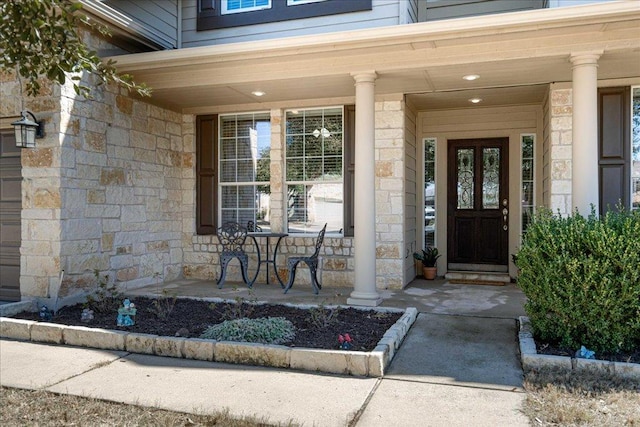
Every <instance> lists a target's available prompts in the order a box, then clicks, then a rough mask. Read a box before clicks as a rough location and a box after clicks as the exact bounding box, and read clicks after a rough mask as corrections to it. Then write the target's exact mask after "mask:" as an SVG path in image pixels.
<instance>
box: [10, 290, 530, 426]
mask: <svg viewBox="0 0 640 427" xmlns="http://www.w3.org/2000/svg"><path fill="white" fill-rule="evenodd" d="M438 287H439V289H437V290H429V289H428V287H427V288H425V287H424V286H418V287H413V288H409V289H407V290H406V291H403V292H401V294H402V295H403V297H406V296H407V295H406V293H407V292H408V295H409V296H410V295H411V294H412V293H413V294H415V293H418V294H421V295H420V298H421V299H425V298H428V295H425V294H431V295H432V296H433V295H436V294H437V296H438V298H443V295H446V294H449V295H450V297H449V300H447V299H446V298H445V299H444V300H439V304H438V306H439V307H440V309H439V310H435V309H434V310H431V312H427V310H426V309H425V308H424V307H427V306H428V305H429V303H428V301H426V302H425V301H423V304H422V305H423V306H424V307H423V308H419V309H420V310H421V314H420V315H419V316H418V320H417V321H416V323H415V324H414V326H413V327H412V328H411V330H410V332H409V334H408V335H407V338H406V339H405V342H404V343H403V345H402V346H401V348H400V350H399V351H398V353H397V354H396V356H395V358H394V360H393V362H392V364H391V366H390V368H389V371H388V372H389V373H388V374H387V375H386V376H385V377H384V378H381V379H380V378H378V379H376V378H358V377H345V376H337V375H321V374H312V373H306V372H296V371H287V370H279V369H273V368H260V367H252V366H243V365H229V364H223V363H213V362H202V361H193V360H185V359H173V358H165V357H157V356H147V355H138V354H130V353H126V352H117V351H103V350H94V349H82V348H72V347H64V346H49V345H42V344H35V343H25V342H19V341H9V340H0V384H2V385H3V386H8V387H19V388H31V389H46V390H48V391H53V392H57V393H68V394H74V395H82V396H90V397H96V398H100V399H106V400H112V401H117V402H125V403H130V404H138V405H146V406H155V407H160V408H165V409H171V410H177V411H184V412H199V413H207V412H213V411H219V410H223V409H229V411H230V413H231V414H236V415H247V414H253V415H258V416H265V417H267V418H268V419H269V420H270V421H272V422H283V423H286V422H288V421H289V420H293V421H294V422H297V423H301V424H304V425H306V426H313V425H316V426H345V425H347V424H348V423H349V422H350V421H351V420H353V419H357V421H356V423H355V424H354V425H356V426H364V427H368V426H463V425H464V426H518V425H522V426H525V425H528V422H527V419H526V418H525V417H524V416H523V415H521V414H520V413H519V408H520V405H521V402H522V399H523V398H524V393H523V391H522V388H521V387H522V371H521V368H520V364H519V361H518V357H517V348H516V340H515V336H516V333H515V329H516V322H515V317H512V316H517V315H518V313H519V312H520V311H521V307H518V303H517V302H518V301H520V300H519V299H518V298H519V297H518V296H517V290H515V291H514V289H502V290H501V289H498V288H494V287H482V286H474V287H472V288H473V289H472V290H471V289H469V287H468V286H467V287H466V288H465V285H448V284H442V283H441V284H439V285H438ZM469 293H470V294H471V296H472V297H473V298H474V299H475V298H478V297H483V296H484V299H479V300H477V301H478V304H477V305H479V306H483V307H484V308H483V309H482V310H480V311H477V310H476V309H474V308H473V304H471V303H472V301H466V302H465V301H464V297H463V295H464V294H469ZM483 294H484V295H483ZM497 294H500V297H498V296H497ZM490 296H491V297H490ZM511 296H515V297H513V298H512V297H511ZM401 299H402V298H400V297H397V298H395V299H394V301H388V300H385V304H384V305H392V304H394V303H399V300H401ZM487 299H492V300H493V301H495V302H497V304H493V303H492V305H493V308H487V306H486V301H487ZM405 306H406V305H405ZM442 307H449V308H448V309H447V310H446V311H447V312H446V313H439V312H438V311H443V309H442ZM454 307H455V308H456V309H455V310H454V309H453V308H454ZM25 356H26V357H25Z"/></svg>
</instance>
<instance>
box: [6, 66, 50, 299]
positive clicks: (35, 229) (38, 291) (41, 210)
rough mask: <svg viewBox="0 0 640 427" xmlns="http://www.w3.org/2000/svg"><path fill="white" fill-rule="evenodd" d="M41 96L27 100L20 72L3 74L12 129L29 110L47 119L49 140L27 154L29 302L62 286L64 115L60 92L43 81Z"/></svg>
mask: <svg viewBox="0 0 640 427" xmlns="http://www.w3.org/2000/svg"><path fill="white" fill-rule="evenodd" d="M41 83H42V84H41V89H40V92H39V94H38V96H37V97H27V96H23V94H24V93H25V90H26V88H24V87H21V85H20V82H19V81H18V79H17V77H16V75H15V74H14V73H0V97H1V99H2V102H0V118H2V122H3V123H4V124H6V125H7V126H10V124H9V123H11V122H12V121H14V120H17V118H18V117H19V115H20V111H21V110H23V109H28V110H29V111H31V112H32V113H34V114H35V116H36V117H37V118H38V120H45V122H46V123H45V137H44V138H43V139H38V140H37V141H36V146H37V148H35V149H31V150H22V155H21V158H22V177H23V180H22V214H21V215H22V220H21V241H22V244H21V248H20V251H21V257H20V275H21V277H20V291H21V294H22V297H23V298H25V297H26V298H33V297H47V296H48V295H49V289H50V287H53V286H57V285H58V284H59V273H60V214H61V205H62V198H61V193H60V182H61V175H60V169H59V167H58V165H59V164H60V162H61V153H60V150H59V143H58V134H57V128H56V123H55V117H58V116H59V114H60V102H59V100H60V88H59V87H58V86H57V85H52V84H50V83H49V82H48V81H46V80H44V79H43V80H42V82H41Z"/></svg>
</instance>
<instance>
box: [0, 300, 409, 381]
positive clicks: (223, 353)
mask: <svg viewBox="0 0 640 427" xmlns="http://www.w3.org/2000/svg"><path fill="white" fill-rule="evenodd" d="M195 299H200V300H204V301H211V302H221V301H223V302H227V301H229V300H224V299H221V298H195ZM258 304H270V303H268V302H259V303H258ZM284 305H288V306H291V307H298V308H311V307H315V306H314V305H308V304H305V305H295V304H284ZM328 307H334V306H328ZM341 307H345V308H346V307H350V308H358V309H362V310H367V311H378V312H392V313H398V312H403V313H404V314H403V315H402V316H401V317H400V319H398V321H396V323H395V324H394V325H393V326H392V327H391V328H389V329H388V330H387V332H385V334H384V336H383V337H382V339H381V340H380V341H379V342H378V345H377V346H376V347H375V348H374V349H373V350H372V351H370V352H362V351H344V350H320V349H308V348H291V347H286V346H281V345H263V344H255V343H238V342H231V341H215V340H206V339H199V338H184V337H166V336H158V335H150V334H139V333H133V332H127V331H116V330H110V329H98V328H89V327H84V326H66V325H59V324H55V323H47V322H38V321H33V320H22V319H14V318H11V317H0V337H2V338H10V339H16V340H23V341H33V342H42V343H50V344H67V345H72V346H79V347H91V348H99V349H104V350H119V351H128V352H130V353H141V354H153V355H156V356H166V357H176V358H185V359H197V360H206V361H212V362H223V363H237V364H245V365H257V366H271V367H276V368H290V369H297V370H303V371H313V372H326V373H333V374H343V375H354V376H365V377H382V376H384V373H385V370H386V368H387V366H388V365H389V363H390V362H391V360H392V359H393V357H394V356H395V354H396V351H397V350H398V348H399V347H400V344H401V343H402V341H403V340H404V338H405V336H406V335H407V333H408V332H409V329H410V328H411V326H412V325H413V323H414V322H415V320H416V318H417V316H418V310H417V309H416V308H414V307H408V308H406V309H404V310H402V309H396V308H387V307H375V308H372V307H366V308H365V307H353V306H341ZM19 311H22V309H20V310H17V311H16V312H15V313H17V312H19ZM15 313H10V312H8V311H5V310H3V311H2V313H1V314H2V316H10V315H11V314H15Z"/></svg>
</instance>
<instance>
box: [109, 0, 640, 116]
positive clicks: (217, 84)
mask: <svg viewBox="0 0 640 427" xmlns="http://www.w3.org/2000/svg"><path fill="white" fill-rule="evenodd" d="M588 51H601V52H603V55H602V56H601V58H600V60H599V62H598V77H599V78H600V79H624V78H631V77H638V76H640V5H639V4H638V3H636V2H620V3H617V2H613V3H602V4H596V5H588V6H579V7H570V8H565V10H562V9H553V10H550V9H545V10H537V11H528V12H517V13H511V14H504V15H500V19H499V20H497V19H495V17H490V16H489V17H487V16H483V17H473V18H463V19H455V20H450V21H441V22H433V23H421V24H413V25H404V26H394V27H385V28H380V29H374V30H360V31H351V32H342V33H333V34H325V35H319V36H305V37H295V38H286V39H277V40H267V41H263V42H253V43H237V44H230V45H220V46H208V47H203V48H191V49H179V50H174V51H163V52H151V53H143V54H134V55H126V56H120V57H114V58H113V59H115V60H117V61H118V67H119V70H120V71H123V72H127V73H131V74H133V75H134V76H135V77H136V79H137V80H139V81H145V82H146V83H147V84H149V85H150V86H151V87H152V88H153V90H154V93H153V99H152V102H154V103H157V104H159V105H163V106H166V107H169V108H172V109H174V110H177V111H182V112H184V113H206V112H218V111H223V110H224V109H225V108H229V107H232V106H234V107H235V108H239V106H245V107H247V108H261V107H264V108H269V107H270V106H275V105H283V104H284V105H287V104H290V105H293V103H294V102H295V101H296V100H302V99H332V98H334V99H335V98H344V97H353V96H354V94H355V89H354V85H353V82H354V81H353V77H351V73H353V72H359V71H370V70H374V71H376V72H377V73H378V79H377V80H376V94H378V95H385V94H398V93H403V94H416V95H412V96H411V100H412V102H413V103H414V105H415V107H416V108H418V109H441V108H458V107H466V106H469V105H470V104H469V102H468V99H469V98H471V97H480V98H483V100H484V102H483V105H487V106H488V105H508V104H515V103H537V102H540V101H541V100H542V97H543V96H544V85H545V84H548V83H550V82H563V81H571V75H572V71H571V63H570V62H569V56H570V55H571V54H572V53H579V52H588ZM466 74H478V75H480V78H479V79H478V80H475V81H472V82H468V81H465V80H463V79H462V76H464V75H466ZM256 90H260V91H263V92H265V93H266V95H265V96H263V97H256V96H255V95H252V93H251V92H253V91H256Z"/></svg>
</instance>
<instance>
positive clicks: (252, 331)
mask: <svg viewBox="0 0 640 427" xmlns="http://www.w3.org/2000/svg"><path fill="white" fill-rule="evenodd" d="M295 336H296V330H295V327H294V326H293V323H291V322H290V321H288V320H287V319H285V318H284V317H261V318H259V319H247V318H244V319H234V320H225V321H224V322H222V323H219V324H217V325H213V326H209V327H208V328H207V329H206V330H205V331H204V332H203V333H202V335H200V338H207V339H214V340H218V341H242V342H257V343H262V344H283V343H286V342H289V341H291V340H293V338H294V337H295Z"/></svg>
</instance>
